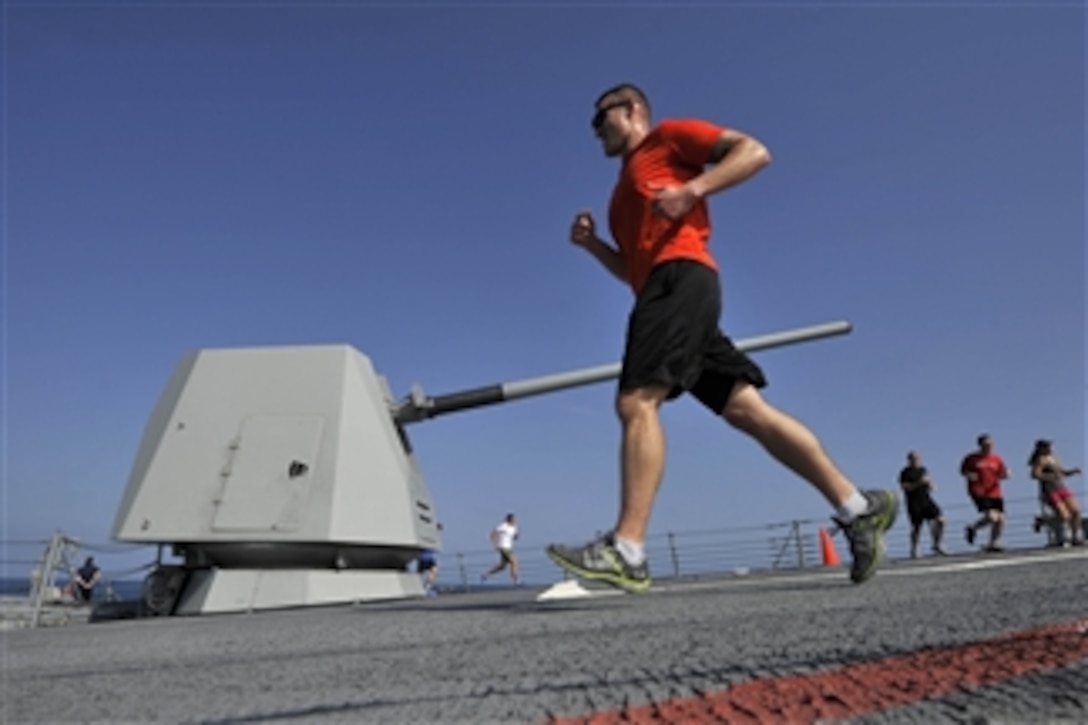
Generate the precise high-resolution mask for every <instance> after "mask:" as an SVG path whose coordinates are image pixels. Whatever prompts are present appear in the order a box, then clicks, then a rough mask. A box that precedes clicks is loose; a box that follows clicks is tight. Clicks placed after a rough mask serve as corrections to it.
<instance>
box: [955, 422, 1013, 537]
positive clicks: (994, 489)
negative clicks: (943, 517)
mask: <svg viewBox="0 0 1088 725" xmlns="http://www.w3.org/2000/svg"><path fill="white" fill-rule="evenodd" d="M993 447H994V443H993V440H992V439H991V438H990V436H989V435H986V434H983V435H980V436H979V437H978V450H977V451H975V452H974V453H970V454H968V455H967V457H966V458H964V459H963V463H962V464H960V473H962V474H963V477H964V478H966V479H967V493H968V494H970V496H971V500H972V501H974V502H975V508H977V509H978V511H979V513H981V514H982V517H981V518H980V519H979V520H978V521H976V522H975V523H973V524H971V525H970V526H968V527H967V530H966V535H967V543H968V544H971V545H974V543H975V535H976V534H977V533H978V530H979V529H981V528H982V527H984V526H989V527H990V543H989V544H988V545H987V546H986V548H985V550H986V551H1004V550H1005V547H1003V546H1002V545H1001V530H1002V529H1003V528H1004V527H1005V498H1004V496H1003V495H1002V494H1001V481H1002V480H1004V479H1006V478H1008V477H1009V469H1008V468H1006V467H1005V461H1003V460H1001V456H999V455H997V454H996V453H994V452H993Z"/></svg>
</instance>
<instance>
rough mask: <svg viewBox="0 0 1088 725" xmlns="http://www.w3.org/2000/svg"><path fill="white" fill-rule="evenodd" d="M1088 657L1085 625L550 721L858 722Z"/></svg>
mask: <svg viewBox="0 0 1088 725" xmlns="http://www.w3.org/2000/svg"><path fill="white" fill-rule="evenodd" d="M1086 657H1088V619H1078V620H1076V621H1073V622H1066V623H1063V624H1053V625H1047V626H1045V627H1037V628H1033V629H1028V630H1024V631H1022V632H1016V633H1014V634H1010V635H1006V636H1003V637H999V638H997V639H991V640H985V641H982V642H972V643H968V644H963V645H957V646H954V647H935V648H927V649H922V650H918V651H917V652H912V653H910V654H906V655H896V656H894V657H887V658H885V659H881V660H875V661H872V662H863V663H859V664H854V665H848V666H846V667H840V668H838V669H834V670H823V671H820V672H813V673H810V674H807V675H797V676H792V677H776V678H768V679H760V680H752V681H750V682H745V683H742V684H739V685H736V686H734V687H730V688H729V689H728V690H723V691H721V692H712V693H706V694H704V695H702V696H699V697H689V698H678V699H674V700H667V701H665V702H658V703H651V704H649V705H641V706H638V707H628V708H624V709H622V710H614V711H611V712H595V713H590V714H588V715H582V716H579V717H573V718H564V719H559V720H553V721H551V722H553V723H556V725H575V724H576V723H578V724H585V725H605V724H606V723H660V722H683V723H706V722H725V723H762V722H790V723H798V722H812V721H815V720H820V719H827V718H845V717H857V716H860V715H865V714H868V713H872V712H876V711H879V710H887V709H890V708H893V707H901V706H904V705H910V704H913V703H916V702H920V701H922V700H929V699H933V698H937V697H942V696H944V695H948V694H951V693H953V692H956V691H958V690H964V689H971V688H975V687H984V686H987V685H995V684H998V683H1000V682H1004V681H1006V680H1011V679H1013V678H1015V677H1023V676H1024V675H1030V674H1035V673H1040V672H1050V671H1052V670H1056V669H1059V668H1062V667H1067V666H1069V665H1071V664H1074V663H1075V662H1078V661H1079V660H1081V659H1084V658H1086Z"/></svg>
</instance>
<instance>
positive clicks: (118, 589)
mask: <svg viewBox="0 0 1088 725" xmlns="http://www.w3.org/2000/svg"><path fill="white" fill-rule="evenodd" d="M66 583H67V581H66V580H64V579H63V578H58V579H57V585H58V586H64V585H65V584H66ZM142 586H143V582H142V581H140V580H120V581H114V582H110V587H111V588H112V589H113V593H114V595H115V596H116V597H117V598H119V599H122V600H124V601H135V600H136V599H139V598H140V589H141V587H142ZM29 594H30V579H29V577H22V578H14V577H8V578H0V596H3V597H25V596H28V595H29ZM92 600H93V601H105V600H106V587H105V586H103V585H99V586H97V587H95V590H94V596H93V599H92Z"/></svg>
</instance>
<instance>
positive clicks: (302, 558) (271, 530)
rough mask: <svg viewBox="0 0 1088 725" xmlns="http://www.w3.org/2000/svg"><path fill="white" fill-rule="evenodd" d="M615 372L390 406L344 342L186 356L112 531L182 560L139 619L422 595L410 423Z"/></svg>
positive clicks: (761, 340)
mask: <svg viewBox="0 0 1088 725" xmlns="http://www.w3.org/2000/svg"><path fill="white" fill-rule="evenodd" d="M849 331H850V324H849V323H847V322H833V323H827V324H823V325H816V326H812V327H807V328H798V329H794V330H789V331H786V332H781V333H776V334H770V335H764V336H761V337H755V338H750V339H746V340H739V341H737V346H738V347H739V348H741V349H743V350H746V351H756V350H763V349H768V348H773V347H780V346H784V345H791V344H795V343H799V342H804V341H807V340H814V339H818V338H823V337H829V336H832V335H840V334H845V333H847V332H849ZM619 372H620V364H619V363H614V364H611V365H602V366H599V367H593V368H584V369H581V370H575V371H572V372H566V373H560V374H556V375H549V376H544V377H538V378H531V379H526V380H521V381H516V382H510V383H503V384H498V385H490V386H486V387H481V388H475V389H471V390H464V391H461V392H456V393H452V394H448V395H440V396H436V397H430V396H427V395H425V394H424V393H423V390H422V389H421V388H420V387H419V386H418V385H414V386H412V388H411V392H410V395H408V396H407V397H405V398H403V399H400V400H397V399H395V398H394V397H393V396H392V395H391V393H390V390H389V385H388V383H387V381H386V379H385V378H384V377H383V376H381V375H379V374H378V373H377V372H376V371H375V369H374V367H373V365H372V364H371V361H370V359H369V358H368V357H367V356H366V355H364V354H363V353H361V352H360V351H358V350H356V349H354V348H352V347H350V346H348V345H318V346H298V347H290V346H284V347H265V348H238V349H229V348H228V349H204V350H198V351H195V352H190V353H189V354H187V355H185V356H184V357H183V358H182V360H181V362H180V363H179V364H178V366H177V368H176V369H175V371H174V373H173V376H172V377H171V378H170V380H169V382H168V383H167V385H166V389H165V390H164V392H163V393H162V395H161V397H160V398H159V401H158V403H157V405H156V406H155V408H154V410H153V411H152V413H151V417H150V420H149V421H148V424H147V427H146V429H145V431H144V435H143V439H142V440H141V442H140V446H139V449H138V451H137V454H136V458H135V461H134V463H133V467H132V471H131V474H130V476H129V480H128V484H127V486H126V488H125V492H124V496H123V498H122V500H121V504H120V507H119V509H118V512H117V517H116V520H115V521H114V526H113V533H112V535H113V538H114V539H115V540H117V541H121V542H127V543H143V544H158V545H159V546H160V554H161V551H162V548H163V547H165V546H169V547H172V552H173V554H174V555H175V556H176V557H178V558H180V559H181V563H171V564H164V563H162V559H161V556H160V560H159V562H160V563H159V564H158V565H157V566H156V567H155V568H154V569H153V570H152V571H151V573H150V574H149V575H148V576H147V578H146V579H145V581H144V586H143V594H142V601H141V602H140V608H141V611H142V613H143V614H146V615H172V614H209V613H220V612H239V611H252V610H261V609H278V608H286V607H300V606H314V605H326V604H335V603H348V602H358V601H368V600H380V599H402V598H411V597H421V596H423V595H424V590H423V585H422V582H421V579H420V577H419V576H418V575H416V574H414V573H412V572H410V571H408V566H409V564H410V563H411V562H412V561H413V560H414V559H416V558H417V557H418V556H419V555H420V553H421V552H422V550H424V549H432V550H436V551H440V550H441V548H442V544H441V538H440V527H439V525H438V517H437V512H436V509H435V505H434V501H433V499H432V497H431V493H430V491H429V490H428V488H427V485H426V483H425V482H424V479H423V475H422V473H421V471H420V467H419V465H418V462H417V459H416V456H415V453H414V451H413V449H412V445H411V443H410V441H409V439H408V435H407V433H406V432H405V426H406V425H408V424H410V423H416V422H419V421H423V420H427V419H429V418H433V417H435V416H438V415H443V414H446V413H453V412H456V411H462V410H468V409H471V408H477V407H480V406H485V405H492V404H496V403H502V402H506V401H510V400H515V399H517V398H523V397H528V396H532V395H540V394H544V393H550V392H555V391H559V390H563V389H566V388H573V387H577V386H582V385H590V384H593V383H598V382H603V381H606V380H611V379H615V378H616V377H618V375H619Z"/></svg>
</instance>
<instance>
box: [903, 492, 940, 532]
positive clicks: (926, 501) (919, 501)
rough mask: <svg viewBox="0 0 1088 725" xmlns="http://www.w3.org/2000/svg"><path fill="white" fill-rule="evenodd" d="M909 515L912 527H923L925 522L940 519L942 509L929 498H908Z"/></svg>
mask: <svg viewBox="0 0 1088 725" xmlns="http://www.w3.org/2000/svg"><path fill="white" fill-rule="evenodd" d="M907 515H908V516H909V517H910V524H911V526H921V525H922V522H923V521H935V520H937V519H939V518H940V517H941V507H940V506H938V505H937V502H936V501H934V500H933V499H932V498H930V497H929V496H915V497H911V496H907Z"/></svg>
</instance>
